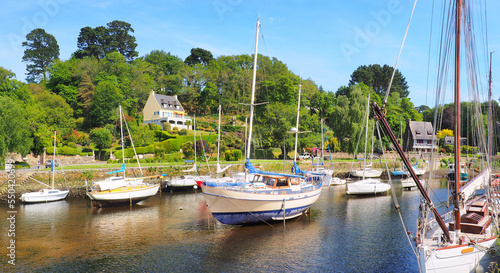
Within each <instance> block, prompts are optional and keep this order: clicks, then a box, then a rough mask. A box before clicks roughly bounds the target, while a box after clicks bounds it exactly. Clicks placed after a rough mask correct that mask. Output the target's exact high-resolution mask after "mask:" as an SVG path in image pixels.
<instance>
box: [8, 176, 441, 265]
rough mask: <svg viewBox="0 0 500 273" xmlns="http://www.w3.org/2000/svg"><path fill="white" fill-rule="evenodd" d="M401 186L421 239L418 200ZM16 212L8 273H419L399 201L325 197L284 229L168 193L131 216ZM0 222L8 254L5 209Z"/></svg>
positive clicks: (69, 210) (341, 191)
mask: <svg viewBox="0 0 500 273" xmlns="http://www.w3.org/2000/svg"><path fill="white" fill-rule="evenodd" d="M435 183H436V185H435V186H439V183H440V182H439V181H435ZM394 186H395V187H394V189H393V190H394V192H395V194H396V196H397V198H398V201H399V203H400V205H401V212H402V215H403V219H404V220H405V223H406V225H407V228H408V229H409V230H410V231H411V232H412V234H415V229H416V227H415V225H416V224H415V222H416V218H417V214H418V211H417V210H418V204H419V196H420V195H419V193H418V191H416V190H413V191H406V190H405V191H403V190H402V189H401V184H400V182H398V181H397V180H396V181H394ZM436 193H437V194H438V195H441V196H444V195H445V193H446V189H443V188H440V189H437V190H436ZM4 207H5V208H6V206H4ZM16 211H17V214H16V222H15V234H16V237H15V255H16V257H15V259H16V260H15V263H16V264H15V265H11V264H8V263H7V261H8V260H9V257H7V255H6V253H7V252H6V247H2V249H3V250H2V253H4V255H2V256H1V258H0V262H1V263H2V265H1V266H0V269H1V270H0V271H3V272H5V271H7V270H9V271H10V270H13V271H20V272H55V271H57V272H418V265H417V261H416V258H415V255H414V253H413V251H412V248H411V247H410V243H409V242H408V240H407V238H406V236H405V233H404V230H403V228H402V224H401V221H400V219H399V215H398V213H397V211H396V210H395V209H394V203H393V200H392V197H391V195H383V196H377V197H353V196H347V195H346V194H345V186H331V187H329V188H324V189H323V192H322V194H321V196H320V198H319V199H318V201H317V202H316V203H315V204H314V205H313V206H312V207H311V211H310V214H309V215H307V216H302V217H300V218H299V219H294V220H289V221H287V222H286V225H283V223H282V222H275V223H272V226H269V225H266V224H262V225H254V226H236V227H234V226H227V225H223V224H220V223H218V222H217V221H216V220H214V219H213V218H212V217H210V213H209V211H208V210H207V208H206V204H205V199H204V197H203V194H202V193H201V191H197V192H178V193H169V192H162V193H161V195H160V193H158V194H157V195H156V196H154V197H152V198H150V199H148V200H145V201H142V202H140V203H139V204H137V205H135V206H133V207H132V208H130V207H128V206H125V207H111V208H103V209H94V208H92V207H91V206H90V201H89V200H88V199H73V200H66V201H60V202H54V203H43V204H27V205H22V204H17V205H16ZM0 217H1V219H4V220H2V221H1V226H0V234H2V236H0V238H2V241H3V242H2V245H3V246H7V245H8V244H9V241H8V238H7V236H6V235H7V234H8V229H9V224H8V221H6V220H5V219H6V218H7V217H8V215H7V209H4V210H2V212H1V213H0Z"/></svg>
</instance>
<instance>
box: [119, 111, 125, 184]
mask: <svg viewBox="0 0 500 273" xmlns="http://www.w3.org/2000/svg"><path fill="white" fill-rule="evenodd" d="M120 134H121V142H122V163H123V166H125V147H124V144H123V121H122V106H121V105H120ZM123 179H125V168H124V169H123Z"/></svg>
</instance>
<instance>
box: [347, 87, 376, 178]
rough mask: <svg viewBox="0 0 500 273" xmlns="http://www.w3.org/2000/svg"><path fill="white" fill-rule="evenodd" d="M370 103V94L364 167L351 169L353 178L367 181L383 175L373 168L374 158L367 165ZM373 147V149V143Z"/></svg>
mask: <svg viewBox="0 0 500 273" xmlns="http://www.w3.org/2000/svg"><path fill="white" fill-rule="evenodd" d="M369 103H370V94H368V103H367V105H366V131H365V153H364V156H363V167H361V169H358V170H355V169H351V175H352V176H353V177H362V178H363V179H365V178H366V177H369V178H377V177H380V176H381V175H382V171H381V170H377V169H373V168H372V160H373V157H371V158H370V164H369V165H366V145H367V140H368V116H369ZM372 147H373V143H372ZM372 154H373V153H372Z"/></svg>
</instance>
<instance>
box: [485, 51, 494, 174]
mask: <svg viewBox="0 0 500 273" xmlns="http://www.w3.org/2000/svg"><path fill="white" fill-rule="evenodd" d="M492 56H493V52H490V73H489V77H488V121H489V122H488V156H487V157H486V159H487V160H488V165H489V164H490V163H491V162H490V156H492V155H493V147H492V143H493V132H492V128H491V127H492V126H491V122H492V118H493V113H492V111H493V110H492V103H491V62H492ZM489 167H491V166H490V165H489Z"/></svg>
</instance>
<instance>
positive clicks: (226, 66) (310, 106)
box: [0, 21, 428, 158]
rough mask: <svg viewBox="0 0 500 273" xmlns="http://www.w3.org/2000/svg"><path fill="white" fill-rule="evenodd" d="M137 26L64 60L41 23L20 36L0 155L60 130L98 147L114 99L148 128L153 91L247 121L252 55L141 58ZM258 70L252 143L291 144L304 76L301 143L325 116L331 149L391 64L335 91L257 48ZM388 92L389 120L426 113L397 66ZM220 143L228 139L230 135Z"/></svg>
mask: <svg viewBox="0 0 500 273" xmlns="http://www.w3.org/2000/svg"><path fill="white" fill-rule="evenodd" d="M133 32H134V30H133V28H132V27H131V25H130V24H128V23H126V22H122V21H113V22H110V23H108V24H107V25H106V27H103V26H101V27H96V28H91V27H84V28H82V29H81V31H80V35H79V37H78V41H77V50H76V51H75V52H74V53H73V54H72V56H71V58H70V59H68V60H59V47H58V45H57V41H56V39H55V37H53V36H52V35H50V34H48V33H46V32H45V31H44V30H43V29H35V30H33V31H32V32H31V33H29V34H28V35H27V36H26V42H23V46H24V47H25V48H26V49H25V54H24V57H23V61H25V62H26V63H27V83H24V82H21V81H18V80H15V79H14V77H15V75H14V74H13V73H12V72H10V71H8V70H7V69H5V68H1V67H0V129H1V130H0V135H1V137H0V157H1V158H4V157H5V154H6V153H7V152H18V153H21V154H26V153H29V152H33V153H35V154H39V153H41V152H42V151H43V147H47V146H50V143H51V141H50V140H51V137H52V132H53V131H54V130H58V131H60V132H62V135H63V137H64V138H66V139H68V138H73V139H76V140H75V141H77V142H78V141H79V140H78V139H79V138H81V141H80V142H78V145H82V146H88V145H93V147H96V145H97V144H98V142H99V141H98V140H97V139H95V140H93V139H92V138H91V137H90V136H93V135H101V134H102V132H103V131H102V130H103V129H106V130H108V131H110V132H114V131H113V130H115V128H116V120H117V111H116V109H117V107H118V105H122V107H123V108H124V110H125V113H126V115H127V119H129V122H132V123H135V126H134V128H136V129H135V130H136V132H141V131H146V130H149V128H146V127H147V126H144V125H142V113H141V112H142V109H143V107H144V104H145V102H146V100H147V98H148V95H149V93H150V91H151V90H154V91H155V92H157V93H160V94H166V95H177V96H178V98H179V101H180V102H181V103H182V105H183V107H184V109H185V110H186V111H187V112H188V114H189V115H193V114H196V116H207V115H212V116H213V115H215V114H216V113H217V107H218V105H219V104H220V105H222V109H223V115H225V116H228V117H231V119H233V120H237V121H239V122H240V124H241V123H242V122H244V120H245V117H246V115H247V113H248V107H247V106H244V105H241V103H249V102H250V93H251V92H250V88H251V77H252V66H253V56H251V55H232V56H219V57H217V58H214V57H213V55H212V54H211V52H209V51H207V50H204V49H201V48H193V49H191V54H190V55H189V56H187V57H186V58H185V59H184V60H182V59H181V58H180V57H178V56H174V55H172V54H170V53H169V52H166V51H164V50H161V49H159V50H153V51H151V52H150V53H148V54H145V55H144V56H138V53H137V51H135V48H136V46H137V44H136V43H135V38H134V37H133V35H132V33H133ZM257 68H258V69H257V78H256V82H257V85H256V86H257V91H256V94H257V95H256V97H257V98H256V102H268V104H265V105H262V106H258V107H256V115H255V127H254V132H255V135H256V137H255V138H254V139H253V140H252V141H253V142H255V145H256V146H257V147H260V148H264V149H265V148H275V147H281V148H282V149H286V150H287V151H289V150H290V149H291V147H293V144H294V140H293V135H292V134H290V133H289V131H290V129H291V127H295V122H296V115H297V102H298V86H299V84H300V85H301V86H302V98H301V108H300V126H299V131H312V132H311V133H309V134H301V135H300V139H299V147H301V148H304V147H317V146H319V144H320V143H321V132H320V128H321V125H320V121H321V120H325V124H326V132H327V133H326V136H327V142H328V143H330V147H331V149H335V150H336V151H345V152H350V153H353V152H354V149H355V147H356V144H357V139H358V136H359V135H360V132H361V125H362V124H363V119H364V115H365V109H366V101H367V98H368V94H369V93H370V94H371V100H372V101H376V102H378V103H379V104H381V103H382V99H383V96H384V95H385V91H386V89H387V85H388V82H389V79H390V76H391V74H392V72H393V68H392V67H390V66H388V65H383V66H381V65H378V64H372V65H363V66H360V67H358V69H356V70H355V71H354V72H353V74H352V75H351V79H350V80H349V82H348V83H347V85H346V86H341V87H339V88H338V90H336V91H331V90H323V88H322V86H321V85H319V86H318V85H317V84H316V83H315V82H314V81H313V80H312V79H301V78H300V77H299V76H297V75H295V74H293V73H292V72H291V71H290V70H289V69H288V68H287V66H286V64H284V63H283V62H281V61H280V60H278V59H276V58H273V57H268V56H262V55H259V56H258V63H257ZM391 90H392V92H391V94H390V96H389V99H388V102H387V104H386V109H387V110H388V113H387V119H388V121H389V123H390V125H391V127H392V128H393V130H394V131H395V133H396V135H399V134H400V124H401V123H403V124H406V120H407V119H412V120H414V121H420V120H423V118H424V116H425V115H422V113H420V112H419V111H418V110H424V109H427V108H428V107H427V108H426V107H423V106H421V107H419V108H416V107H415V106H414V105H413V103H412V102H411V101H410V99H409V98H408V95H409V92H410V90H409V86H408V85H407V82H406V80H405V77H404V76H403V75H402V74H401V73H400V72H399V71H398V70H396V73H395V79H394V82H393V86H392V87H391ZM424 114H425V113H424ZM402 129H403V130H404V127H403V128H402ZM93 130H100V131H94V132H93V133H92V131H93ZM114 133H116V132H114ZM137 134H139V133H137ZM148 135H149V137H148V140H147V142H148V143H147V144H146V145H149V144H151V143H153V142H154V141H155V140H154V133H148ZM240 135H241V132H240ZM223 141H225V144H223V145H226V146H231V145H232V144H231V143H233V142H234V140H231V139H226V140H224V138H223ZM238 143H240V145H241V143H242V141H239V142H238ZM237 148H241V147H237ZM358 149H359V148H358Z"/></svg>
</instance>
